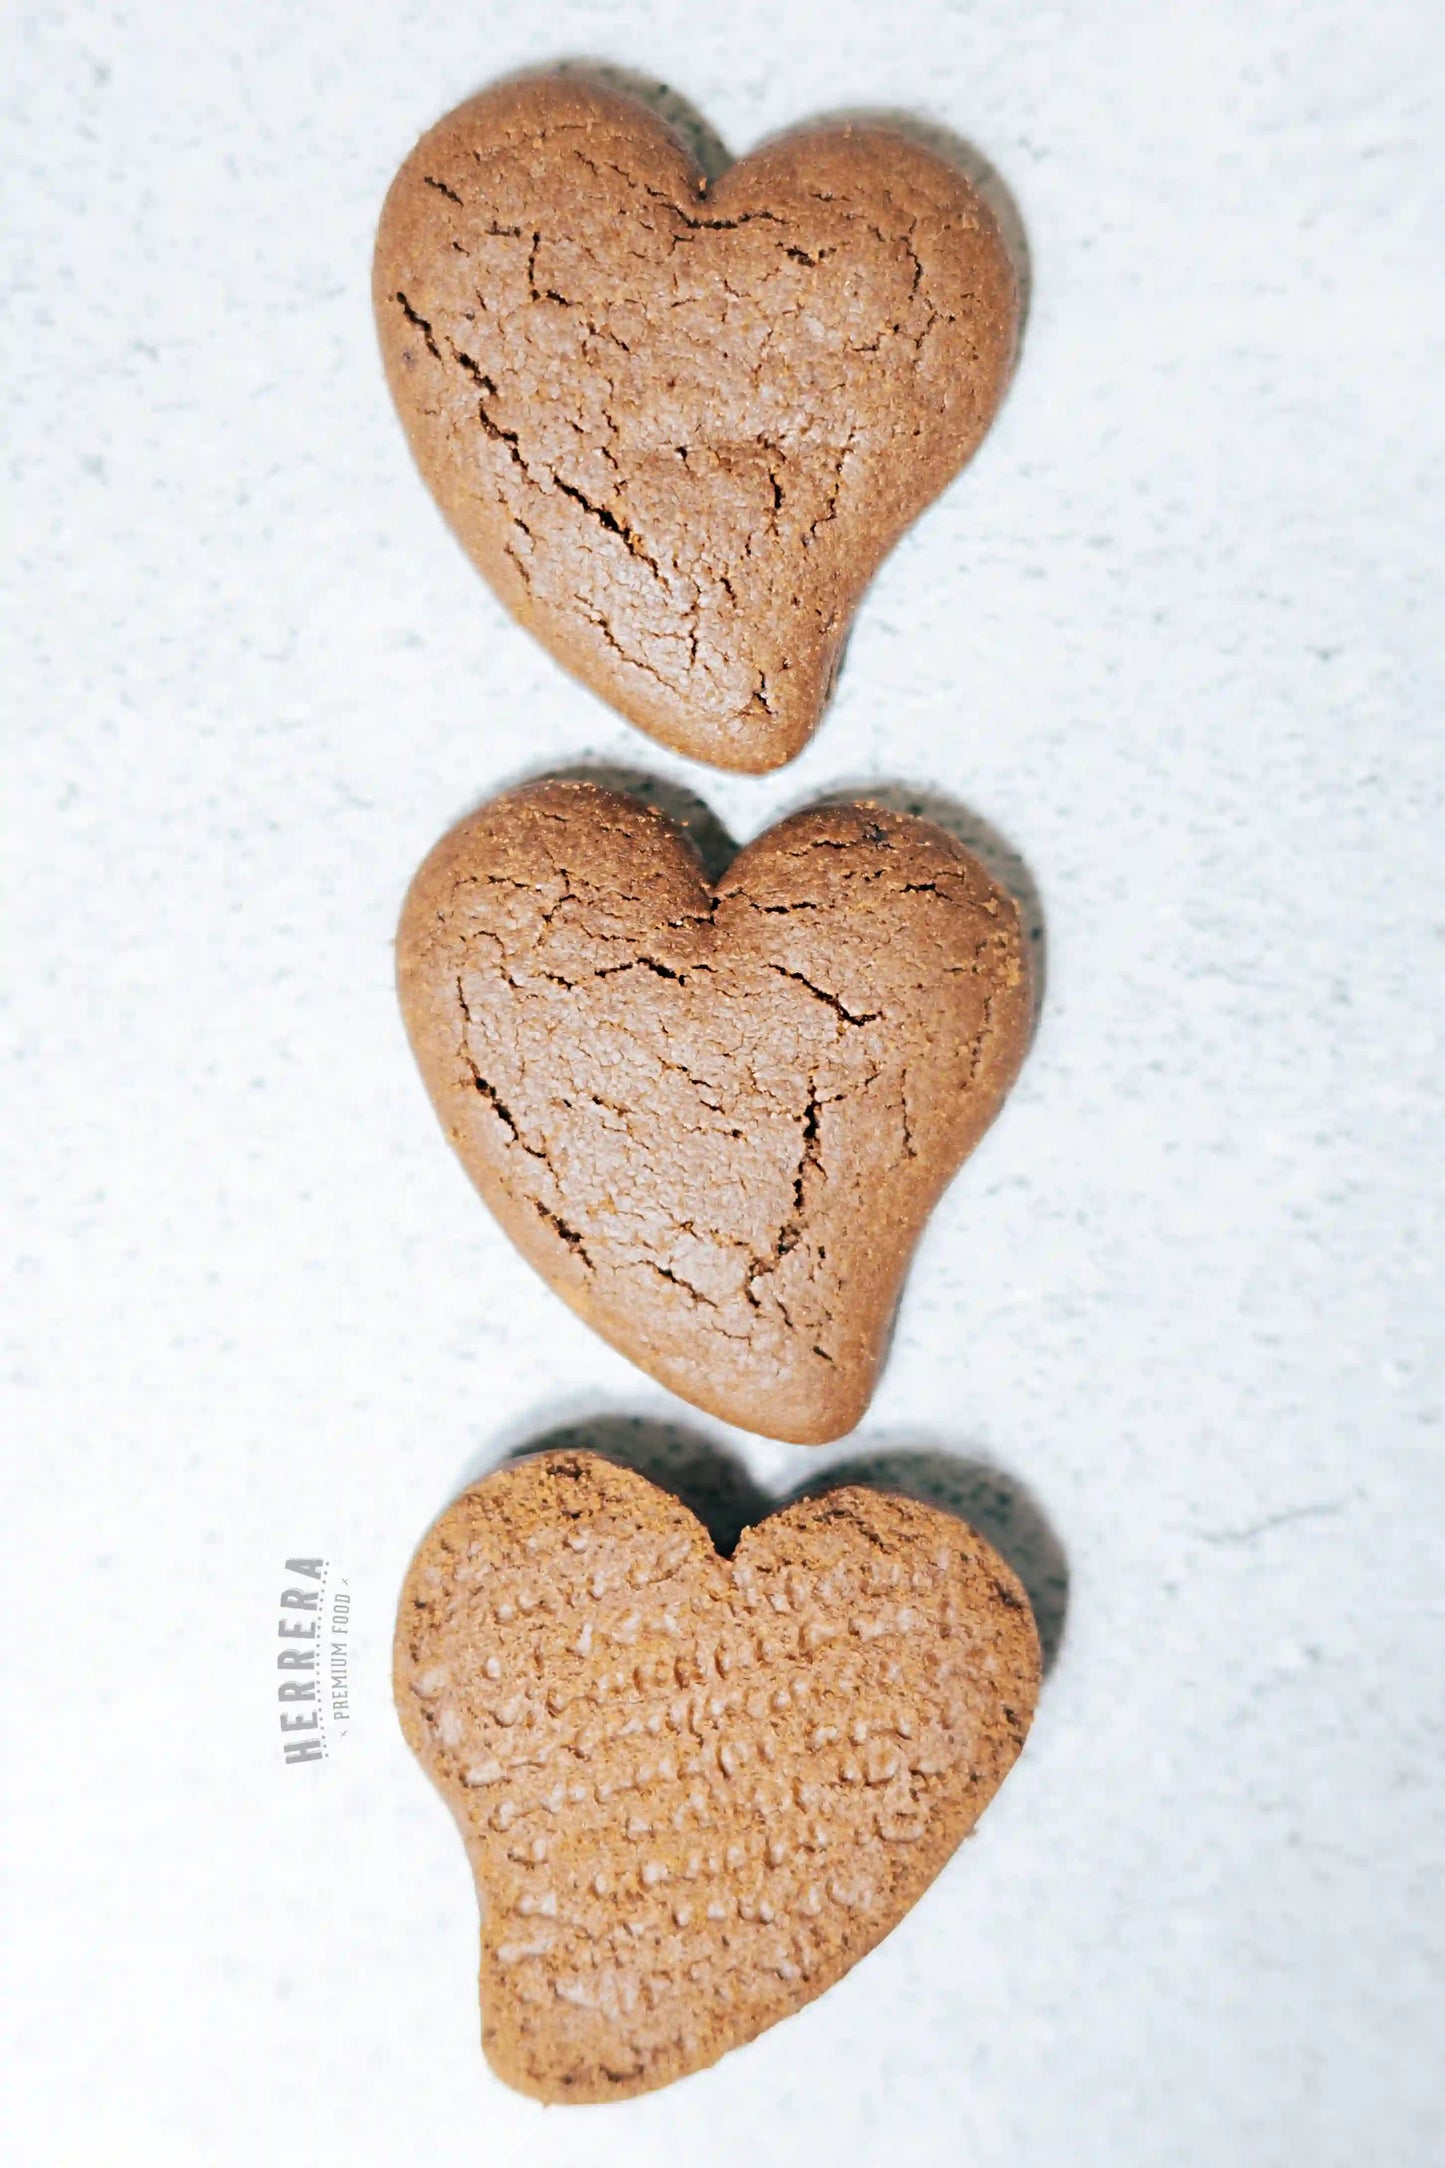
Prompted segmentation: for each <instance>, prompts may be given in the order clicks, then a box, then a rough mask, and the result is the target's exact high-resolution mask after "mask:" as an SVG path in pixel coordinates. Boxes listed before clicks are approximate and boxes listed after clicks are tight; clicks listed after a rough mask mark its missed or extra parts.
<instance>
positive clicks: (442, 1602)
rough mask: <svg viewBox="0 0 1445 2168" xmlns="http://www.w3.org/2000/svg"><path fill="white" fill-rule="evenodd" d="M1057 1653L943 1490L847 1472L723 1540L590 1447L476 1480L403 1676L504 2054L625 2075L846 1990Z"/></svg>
mask: <svg viewBox="0 0 1445 2168" xmlns="http://www.w3.org/2000/svg"><path fill="white" fill-rule="evenodd" d="M1038 1680H1039V1654H1038V1641H1037V1637H1036V1635H1035V1632H1034V1626H1033V1620H1032V1617H1031V1615H1030V1613H1029V1608H1028V1602H1027V1599H1026V1597H1025V1596H1024V1593H1023V1590H1022V1589H1021V1588H1020V1586H1019V1584H1018V1582H1017V1581H1016V1579H1015V1578H1014V1576H1013V1574H1012V1573H1011V1572H1010V1570H1009V1568H1008V1567H1007V1566H1006V1565H1005V1564H1004V1562H1003V1560H1002V1559H1001V1558H999V1557H998V1555H997V1554H996V1553H995V1552H994V1551H992V1550H991V1549H990V1548H989V1546H988V1545H987V1544H986V1543H984V1542H983V1541H982V1539H981V1538H980V1537H978V1536H976V1535H975V1534H974V1533H973V1532H972V1530H971V1529H969V1528H967V1527H965V1525H964V1524H963V1523H962V1522H961V1521H958V1520H955V1519H954V1518H953V1516H952V1515H951V1514H947V1513H940V1512H938V1511H937V1510H936V1509H935V1508H933V1507H931V1506H926V1505H919V1504H916V1503H914V1502H913V1501H912V1500H910V1499H904V1498H897V1497H890V1496H885V1495H880V1494H878V1493H876V1492H873V1491H869V1490H858V1489H848V1490H838V1491H834V1492H831V1493H829V1494H827V1495H826V1496H824V1497H822V1498H817V1499H812V1500H809V1501H805V1502H804V1503H802V1504H799V1505H794V1506H790V1507H788V1508H787V1509H786V1510H785V1511H784V1512H781V1513H778V1514H775V1515H773V1516H772V1517H771V1518H770V1519H768V1520H765V1521H762V1522H760V1523H759V1524H758V1525H757V1526H756V1527H754V1528H750V1529H747V1530H745V1531H744V1533H743V1536H742V1538H741V1541H740V1542H739V1544H738V1546H737V1550H736V1553H735V1554H734V1556H733V1557H732V1559H731V1560H724V1559H721V1558H719V1557H718V1555H717V1553H716V1552H715V1551H714V1549H713V1547H712V1544H711V1542H710V1540H709V1538H708V1535H707V1531H706V1530H705V1529H704V1528H703V1526H702V1525H701V1523H700V1522H699V1521H697V1520H696V1519H694V1517H693V1515H692V1514H691V1513H690V1512H688V1510H687V1508H686V1507H685V1506H683V1505H681V1504H679V1503H678V1501H677V1500H676V1499H674V1498H671V1497H669V1496H668V1495H667V1494H666V1493H665V1492H663V1491H660V1490H657V1489H656V1488H654V1486H653V1485H652V1484H651V1483H648V1482H645V1481H644V1480H643V1478H642V1477H640V1476H637V1475H634V1474H632V1473H631V1472H630V1471H628V1470H626V1469H623V1468H617V1467H614V1466H612V1465H611V1464H610V1463H609V1462H607V1461H604V1460H600V1459H598V1458H596V1457H595V1456H594V1455H591V1454H587V1453H550V1454H544V1455H539V1456H538V1457H537V1458H536V1459H534V1460H530V1461H524V1462H521V1463H519V1464H514V1465H512V1466H510V1467H507V1468H503V1469H501V1470H499V1471H498V1472H497V1473H496V1474H495V1475H493V1476H490V1477H488V1478H487V1480H486V1481H485V1482H482V1483H479V1484H477V1485H475V1486H474V1488H473V1489H471V1490H469V1491H467V1492H466V1493H465V1494H464V1495H463V1496H462V1497H461V1498H459V1499H458V1500H457V1501H456V1503H455V1504H454V1505H452V1506H451V1507H449V1509H448V1510H447V1512H446V1513H444V1514H443V1515H442V1518H441V1519H440V1520H439V1521H438V1522H437V1524H436V1526H435V1527H434V1528H433V1529H432V1531H431V1533H430V1534H429V1535H428V1536H427V1538H426V1540H425V1542H424V1543H423V1544H422V1546H421V1548H420V1549H419V1550H418V1552H417V1554H416V1557H415V1558H414V1560H413V1561H412V1566H411V1570H410V1573H409V1574H408V1576H407V1582H406V1587H405V1590H404V1592H403V1595H402V1600H401V1607H400V1611H399V1614H398V1618H397V1632H396V1655H395V1682H396V1702H397V1708H398V1711H399V1712H400V1716H401V1722H402V1728H403V1730H404V1732H405V1734H406V1737H407V1740H408V1742H409V1744H410V1745H411V1747H412V1749H413V1751H414V1752H415V1753H416V1755H417V1756H418V1757H419V1759H420V1761H421V1763H422V1765H423V1767H424V1768H425V1769H426V1771H427V1774H428V1775H429V1776H430V1777H431V1779H432V1781H433V1783H434V1784H435V1785H436V1786H437V1788H438V1789H439V1790H440V1791H441V1793H442V1795H443V1797H444V1798H445V1799H446V1801H447V1804H448V1805H449V1806H450V1808H451V1810H452V1813H453V1814H454V1815H455V1817H456V1820H457V1822H458V1825H459V1826H460V1829H461V1832H462V1836H463V1838H464V1839H465V1842H466V1847H467V1853H468V1857H469V1859H470V1862H471V1866H472V1871H473V1875H474V1877H475V1879H476V1884H477V1893H478V1900H479V1905H480V1911H481V1942H482V1961H481V1994H482V2019H483V2043H484V2046H485V2048H486V2052H487V2056H488V2059H489V2060H490V2062H491V2063H492V2065H493V2067H494V2068H495V2069H496V2070H497V2072H498V2073H499V2075H500V2076H502V2077H503V2078H505V2079H506V2080H507V2081H508V2083H510V2084H512V2085H515V2086H517V2087H519V2088H520V2089H521V2090H522V2091H523V2092H527V2093H531V2094H534V2095H535V2096H536V2097H538V2098H539V2099H542V2100H551V2101H560V2100H573V2101H598V2100H619V2099H625V2098H626V2097H627V2096H629V2095H630V2094H634V2093H641V2092H647V2091H649V2090H651V2089H652V2088H653V2087H655V2086H658V2085H665V2084H667V2083H668V2082H669V2081H670V2080H671V2079H673V2078H677V2077H681V2076H683V2075H685V2074H686V2073H687V2072H688V2071H690V2070H698V2069H701V2068H703V2067H705V2066H706V2065H707V2064H708V2063H712V2062H715V2061H716V2060H717V2058H718V2057H719V2056H720V2055H722V2054H724V2053H726V2051H727V2050H728V2049H729V2048H732V2047H737V2046H739V2045H741V2043H742V2042H743V2041H745V2040H750V2039H752V2038H753V2037H754V2036H755V2035H756V2034H757V2033H760V2032H762V2031H763V2030H764V2029H765V2028H766V2027H767V2026H769V2025H774V2024H776V2023H777V2021H778V2020H779V2019H780V2018H783V2017H786V2016H787V2015H788V2014H789V2013H790V2012H791V2011H793V2010H796V2009H798V2008H799V2007H800V2006H801V2005H802V2004H803V2003H806V2002H809V2001H811V2000H812V1999H813V1997H814V1996H816V1995H820V1994H821V1993H822V1992H823V1990H824V1989H825V1988H827V1987H829V1986H830V1985H831V1984H832V1982H833V1981H835V1980H837V1979H839V1978H840V1977H841V1976H842V1974H843V1973H845V1972H846V1971H847V1970H848V1969H849V1967H850V1966H851V1965H853V1964H856V1962H857V1961H858V1959H859V1958H860V1957H862V1956H863V1955H864V1954H865V1953H866V1952H867V1951H868V1950H870V1949H872V1948H873V1946H874V1945H875V1944H876V1943H877V1942H879V1941H881V1939H882V1938H883V1936H884V1935H886V1934H887V1933H888V1931H889V1929H890V1928H891V1927H894V1926H896V1924H897V1923H898V1921H899V1920H900V1919H901V1918H902V1916H903V1914H904V1913H905V1912H906V1911H907V1910H908V1908H909V1907H910V1905H912V1904H914V1903H915V1902H916V1900H917V1899H918V1897H919V1896H920V1895H921V1894H922V1892H923V1891H924V1890H925V1889H926V1888H927V1886H928V1884H929V1883H930V1882H931V1881H932V1880H933V1877H934V1876H935V1875H936V1874H937V1873H938V1871H939V1869H940V1867H942V1866H943V1864H944V1863H945V1861H946V1860H947V1859H948V1857H949V1855H950V1853H951V1852H952V1851H953V1850H954V1848H955V1846H956V1845H957V1844H958V1843H959V1842H960V1840H961V1839H962V1838H964V1837H966V1836H967V1835H968V1833H969V1831H970V1829H971V1828H972V1827H973V1825H974V1823H975V1822H976V1821H977V1820H978V1817H979V1815H980V1814H981V1813H982V1812H983V1810H984V1808H985V1807H986V1806H987V1805H988V1803H989V1801H990V1799H991V1798H992V1797H993V1795H994V1793H995V1792H996V1791H997V1790H998V1787H999V1785H1000V1784H1001V1783H1002V1782H1003V1780H1004V1777H1005V1776H1006V1775H1007V1774H1008V1771H1009V1769H1010V1768H1011V1766H1012V1764H1013V1762H1014V1760H1015V1758H1016V1756H1017V1754H1018V1752H1019V1749H1020V1747H1021V1746H1022V1744H1023V1741H1024V1737H1025V1734H1026V1733H1027V1731H1028V1728H1029V1722H1030V1719H1031V1717H1032V1714H1033V1708H1034V1702H1035V1698H1036V1695H1037V1692H1038Z"/></svg>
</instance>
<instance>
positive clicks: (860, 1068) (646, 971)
mask: <svg viewBox="0 0 1445 2168" xmlns="http://www.w3.org/2000/svg"><path fill="white" fill-rule="evenodd" d="M398 983H399V989H400V995H401V1004H402V1009H403V1012H404V1015H405V1018H406V1024H407V1029H408V1031H409V1033H410V1035H411V1042H412V1047H413V1049H414V1051H415V1054H416V1058H417V1061H418V1063H419V1065H420V1067H421V1072H422V1075H423V1077H424V1078H425V1080H426V1084H427V1088H428V1090H429V1091H430V1093H431V1096H432V1100H433V1103H434V1105H435V1106H436V1109H437V1112H438V1114H439V1116H440V1117H441V1121H442V1125H443V1127H444V1129H445V1130H446V1133H447V1136H448V1137H449V1138H450V1140H451V1142H452V1144H453V1146H454V1147H455V1149H456V1151H457V1153H458V1155H459V1157H460V1158H461V1161H462V1164H463V1165H464V1166H465V1168H466V1170H467V1172H468V1173H469V1174H470V1176H471V1177H472V1180H473V1181H474V1182H475V1183H476V1185H477V1187H478V1189H479V1190H480V1191H481V1193H482V1195H483V1197H484V1198H485V1199H486V1201H487V1203H488V1204H489V1205H490V1206H491V1208H492V1210H493V1212H495V1214H496V1216H497V1218H498V1219H499V1220H500V1221H501V1223H502V1226H503V1227H504V1228H505V1229H506V1231H507V1233H508V1234H509V1235H510V1236H511V1238H512V1240H513V1241H514V1242H515V1243H516V1245H517V1247H518V1248H519V1249H520V1250H521V1252H522V1254H523V1255H524V1256H525V1257H526V1258H528V1259H529V1260H530V1262H531V1263H532V1264H534V1265H535V1266H536V1267H537V1269H538V1270H539V1271H540V1272H541V1273H542V1275H543V1277H544V1278H545V1279H546V1280H547V1281H549V1283H550V1284H551V1285H552V1286H553V1287H554V1288H556V1290H557V1292H558V1293H559V1294H560V1295H561V1296H562V1297H563V1299H564V1300H565V1301H566V1302H568V1303H569V1304H570V1305H571V1306H572V1308H573V1309H574V1310H576V1311H577V1313H578V1314H579V1316H581V1317H583V1318H585V1319H586V1320H587V1322H588V1323H589V1324H590V1325H592V1326H593V1327H594V1328H595V1329H596V1330H597V1331H598V1332H600V1333H601V1334H602V1336H603V1337H604V1339H607V1340H610V1341H611V1343H612V1345H613V1346H614V1347H616V1348H619V1349H620V1350H621V1351H622V1353H623V1354H624V1355H627V1356H629V1357H630V1358H631V1360H632V1361H633V1362H635V1363H637V1364H639V1365H640V1366H641V1368H642V1369H644V1370H646V1371H648V1372H650V1374H651V1375H652V1376H653V1377H655V1378H658V1379H660V1380H661V1381H662V1383H663V1384H664V1385H667V1386H669V1387H671V1389H672V1390H673V1391H674V1392H675V1393H678V1394H680V1395H681V1396H682V1398H683V1399H684V1400H690V1401H692V1402H693V1403H694V1405H695V1406H697V1407H700V1408H705V1409H707V1410H709V1411H710V1412H711V1413H712V1414H714V1415H719V1416H721V1417H723V1418H724V1419H725V1420H726V1421H728V1422H731V1423H737V1424H740V1425H742V1426H743V1427H744V1428H746V1429H748V1430H753V1431H760V1432H763V1433H765V1434H766V1435H768V1436H770V1437H775V1438H786V1439H791V1440H794V1441H796V1442H798V1443H800V1444H815V1443H819V1442H821V1441H823V1440H825V1439H829V1438H834V1437H838V1436H841V1434H842V1433H843V1432H844V1431H846V1430H850V1429H851V1428H852V1427H853V1425H854V1424H855V1423H856V1422H857V1421H858V1420H859V1418H860V1416H861V1415H862V1413H863V1410H864V1408H865V1407H866V1406H867V1404H868V1400H869V1398H870V1396H871V1394H872V1391H873V1385H874V1381H875V1379H876V1376H877V1373H878V1370H879V1367H880V1365H881V1362H882V1359H883V1355H884V1351H885V1344H886V1338H887V1333H888V1327H889V1323H890V1320H891V1316H892V1312H893V1308H894V1304H895V1301H896V1299H897V1295H898V1291H899V1288H900V1286H901V1283H902V1280H903V1275H904V1272H905V1270H906V1268H907V1264H908V1259H909V1256H910V1254H911V1252H912V1250H913V1246H914V1244H915V1242H916V1241H917V1239H918V1236H919V1234H920V1232H921V1230H922V1228H923V1225H924V1222H925V1221H926V1219H927V1217H928V1214H929V1212H930V1211H931V1210H932V1208H933V1205H934V1203H935V1202H936V1200H937V1198H938V1196H939V1194H940V1192H941V1191H942V1189H943V1187H944V1185H945V1184H946V1183H947V1181H948V1180H949V1178H950V1176H951V1175H952V1174H953V1173H954V1171H955V1169H956V1168H957V1167H958V1165H959V1163H960V1161H961V1160H962V1159H963V1158H964V1156H965V1155H966V1154H967V1153H968V1152H969V1151H970V1150H971V1149H972V1148H973V1146H974V1145H975V1144H976V1143H977V1142H978V1139H979V1138H980V1136H981V1135H982V1134H983V1132H984V1130H985V1129H986V1128H987V1126H988V1124H989V1122H990V1121H991V1120H992V1118H993V1116H994V1114H995V1113H996V1111H997V1109H998V1107H999V1105H1000V1103H1001V1101H1002V1100H1003V1097H1004V1095H1005V1093H1006V1092H1007V1090H1008V1088H1009V1085H1010V1084H1011V1083H1012V1081H1013V1078H1014V1075H1015V1072H1016V1071H1017V1069H1018V1066H1019V1063H1020V1061H1021V1059H1022V1057H1023V1053H1024V1049H1025V1045H1026V1042H1027V1035H1028V1029H1029V1020H1030V1004H1029V987H1028V972H1027V961H1026V952H1025V949H1024V945H1023V942H1022V939H1021V936H1020V930H1019V922H1018V914H1017V911H1016V910H1015V907H1014V905H1013V903H1012V901H1011V899H1010V898H1009V897H1008V896H1007V895H1005V894H1004V892H1003V891H1002V890H1001V889H1000V888H998V887H997V886H996V885H995V883H994V882H993V881H992V880H991V879H990V878H989V876H988V874H987V873H986V872H985V871H984V869H983V867H982V866H981V865H980V864H979V863H978V861H977V860H976V859H974V858H972V857H971V856H970V855H969V853H968V852H967V851H966V850H964V848H963V846H962V845H961V844H959V843H956V842H955V841H954V840H953V838H952V837H951V836H948V835H945V834H944V833H943V831H942V830H941V829H938V828H935V827H933V826H932V825H931V824H930V823H929V822H927V821H922V820H917V819H914V818H912V817H911V816H909V815H907V814H902V813H892V812H886V811H884V810H883V809H882V808H880V807H877V806H870V805H835V806H823V807H818V808H814V809H813V810H811V811H808V812H804V813H797V814H794V815H793V816H792V817H791V818H790V819H788V820H785V821H783V822H781V823H780V824H779V825H778V826H777V827H776V828H773V829H770V830H769V831H768V833H767V834H766V835H764V836H761V837H759V839H758V840H757V841H756V842H755V843H751V844H749V845H748V847H747V848H746V849H745V850H744V851H742V852H741V853H740V854H739V855H738V857H737V858H736V859H735V860H734V861H733V864H732V866H731V867H730V868H729V870H728V872H727V873H726V875H725V876H724V877H723V879H722V880H721V881H719V882H718V884H717V885H716V887H715V888H712V887H710V886H709V884H708V881H707V878H706V876H705V874H704V872H703V868H702V865H701V862H700V860H699V859H698V857H697V854H696V853H695V851H694V850H693V847H692V845H691V843H690V842H689V840H688V839H687V837H686V836H685V835H684V834H683V832H682V830H681V829H680V828H678V827H677V826H676V824H675V823H673V822H672V821H670V820H668V819H666V818H665V817H664V816H663V815H661V814H660V813H657V812H655V811H653V810H652V809H651V808H650V807H648V806H645V805H643V804H641V803H640V802H639V801H638V800H637V799H634V798H630V797H626V796H623V795H621V794H619V793H617V792H614V791H609V790H603V789H600V788H599V787H598V786H597V785H595V784H591V783H576V782H547V783H541V784H534V785H531V786H529V787H527V788H525V789H522V790H518V791H514V792H512V793H510V794H508V795H507V796H505V797H502V798H499V799H496V800H495V801H494V802H493V803H492V804H490V805H487V806H484V807H483V808H482V809H481V811H480V812H478V813H475V814H473V815H472V816H471V817H470V818H469V819H467V820H464V821H463V822H462V823H461V825H460V826H459V827H457V828H455V829H453V831H452V832H451V834H450V835H448V836H447V837H445V838H444V839H443V841H442V842H441V843H440V844H438V846H437V848H436V849H435V850H434V851H433V852H432V854H431V856H430V857H429V858H428V859H427V861H426V863H425V864H424V865H423V867H422V869H421V871H420V872H419V873H418V874H417V876H416V879H415V881H414V882H413V884H412V888H411V892H410V894H409V896H408V898H407V901H406V905H405V908H404V910H403V913H402V919H401V926H400V930H399V934H398Z"/></svg>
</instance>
